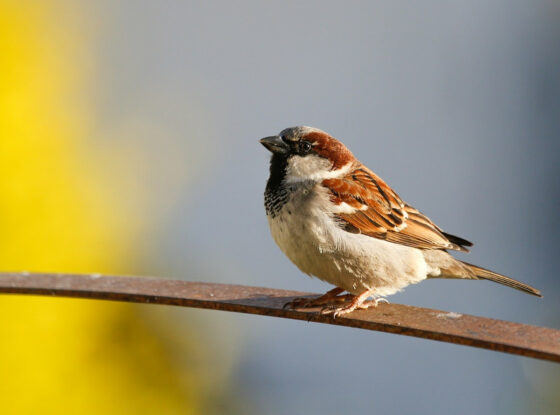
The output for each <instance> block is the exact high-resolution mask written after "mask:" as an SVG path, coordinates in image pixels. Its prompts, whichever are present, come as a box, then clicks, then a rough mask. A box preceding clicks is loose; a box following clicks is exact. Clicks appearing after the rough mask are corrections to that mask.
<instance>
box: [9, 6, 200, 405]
mask: <svg viewBox="0 0 560 415" xmlns="http://www.w3.org/2000/svg"><path fill="white" fill-rule="evenodd" d="M76 4H77V3H73V2H60V1H40V2H25V1H9V0H8V1H5V0H0V269H2V270H28V271H38V270H41V271H57V272H64V271H71V272H102V273H115V272H121V271H123V270H127V269H129V268H128V267H127V264H129V263H132V262H133V261H134V249H135V246H136V242H135V241H136V239H137V237H138V231H139V229H140V223H142V221H144V220H147V219H146V218H145V217H144V212H142V209H141V206H138V205H132V203H130V202H128V201H127V200H115V198H114V197H111V195H110V193H108V192H107V190H106V188H107V187H108V186H109V184H110V183H111V180H112V178H111V177H109V176H108V173H105V172H104V169H103V166H102V165H99V164H96V163H94V161H93V160H94V158H93V157H92V156H91V153H90V152H91V151H92V149H91V147H90V146H89V144H90V143H89V141H88V140H89V138H90V136H91V120H90V119H89V116H88V114H89V113H90V112H91V108H90V104H89V103H88V96H89V95H88V92H89V91H88V83H87V79H88V76H89V75H90V61H89V58H88V55H87V53H86V51H87V50H88V39H89V38H88V36H89V35H91V33H88V30H90V31H91V30H93V26H91V27H89V28H88V27H87V25H86V24H85V23H86V22H87V21H88V20H87V19H86V17H87V16H85V15H84V14H80V10H79V6H78V5H76ZM70 11H71V12H72V13H71V15H72V17H70V16H69V12H70ZM80 16H81V18H82V21H81V22H80V21H79V18H80ZM76 19H78V20H76ZM138 191H140V190H138ZM127 196H130V194H128V195H127ZM137 311H138V308H135V307H134V306H131V305H126V304H117V303H99V302H92V301H86V300H69V299H54V298H53V299H51V298H33V297H15V296H2V297H0V402H1V404H0V407H1V412H2V413H4V414H16V413H17V414H26V413H29V414H37V413H40V414H49V413H53V414H55V413H56V414H59V413H80V414H85V413H94V414H98V413H134V414H140V413H158V414H168V413H200V412H203V411H202V410H201V405H203V404H202V401H203V397H204V395H205V392H204V391H203V390H201V386H200V385H201V382H199V381H198V379H197V378H196V374H194V373H193V372H190V373H184V372H181V371H180V370H179V369H178V368H177V367H176V366H175V365H174V363H173V362H172V361H171V360H170V354H169V353H168V352H169V351H168V350H166V345H165V344H164V342H162V341H161V340H159V338H158V336H155V335H154V334H153V332H152V330H151V329H150V327H149V325H147V324H146V323H143V320H142V319H140V318H139V316H138V315H137ZM183 346H184V347H185V349H184V353H186V354H188V353H190V352H193V351H194V352H196V350H195V349H196V348H197V346H196V345H194V344H192V343H190V342H188V341H187V342H185V343H184V344H183Z"/></svg>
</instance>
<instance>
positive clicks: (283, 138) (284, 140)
mask: <svg viewBox="0 0 560 415" xmlns="http://www.w3.org/2000/svg"><path fill="white" fill-rule="evenodd" d="M280 139H281V140H282V141H283V142H285V143H288V139H287V138H286V136H285V135H281V136H280Z"/></svg>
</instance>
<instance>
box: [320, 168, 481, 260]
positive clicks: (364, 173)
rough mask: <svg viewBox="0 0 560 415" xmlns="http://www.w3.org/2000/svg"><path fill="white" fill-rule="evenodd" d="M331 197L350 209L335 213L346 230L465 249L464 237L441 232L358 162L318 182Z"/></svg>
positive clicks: (418, 245)
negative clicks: (341, 173) (343, 174)
mask: <svg viewBox="0 0 560 415" xmlns="http://www.w3.org/2000/svg"><path fill="white" fill-rule="evenodd" d="M322 184H323V185H324V186H325V187H327V188H328V189H329V190H330V192H331V200H332V201H333V202H334V203H335V204H337V205H342V204H343V203H345V204H346V205H348V206H349V207H351V208H353V209H354V211H353V212H351V213H349V212H347V211H341V212H340V213H337V217H338V218H339V220H341V221H343V222H345V223H346V224H348V225H350V226H348V229H349V231H351V232H353V233H356V232H359V233H362V234H364V235H368V236H371V237H374V238H379V239H384V240H387V241H390V242H395V243H399V244H402V245H407V246H411V247H415V248H421V249H454V250H458V251H468V250H467V249H466V248H464V247H463V246H462V245H466V246H471V245H472V244H471V243H470V242H468V241H466V240H465V239H462V238H459V237H456V236H453V235H449V234H445V233H444V232H443V231H442V230H441V229H440V228H438V227H437V226H436V225H435V224H434V223H433V222H432V221H431V220H430V219H428V218H427V217H426V216H424V215H423V214H422V213H420V212H419V211H418V210H416V209H414V208H413V207H412V206H410V205H407V204H405V203H404V202H403V201H402V199H401V198H400V197H399V196H398V195H397V194H396V193H395V192H394V191H393V190H392V189H391V188H390V187H389V186H388V185H387V184H386V183H385V182H384V181H383V180H381V178H379V177H378V176H377V175H376V174H375V173H373V172H372V171H371V170H369V169H367V168H366V167H364V166H363V165H358V166H357V167H356V168H355V169H353V171H352V172H351V173H350V174H348V175H347V176H346V177H343V178H337V179H327V180H324V181H323V182H322Z"/></svg>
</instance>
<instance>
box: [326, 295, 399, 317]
mask: <svg viewBox="0 0 560 415" xmlns="http://www.w3.org/2000/svg"><path fill="white" fill-rule="evenodd" d="M371 295H372V291H371V290H368V291H365V292H363V293H362V294H360V295H352V296H351V298H350V299H351V301H350V302H349V303H348V304H344V305H341V306H335V305H332V304H331V305H328V306H326V307H324V308H323V309H322V310H321V314H324V315H326V314H332V316H333V317H334V318H336V317H340V316H343V315H345V314H349V313H351V312H352V311H354V310H367V309H368V308H371V307H377V305H378V304H379V303H387V304H389V301H387V299H386V298H381V297H380V298H373V299H371V300H368V298H369V297H370V296H371Z"/></svg>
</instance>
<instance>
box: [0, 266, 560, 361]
mask: <svg viewBox="0 0 560 415" xmlns="http://www.w3.org/2000/svg"><path fill="white" fill-rule="evenodd" d="M0 293H11V294H32V295H49V296H60V297H77V298H90V299H99V300H112V301H128V302H134V303H150V304H166V305H176V306H183V307H196V308H208V309H213V310H224V311H235V312H239V313H249V314H260V315H266V316H273V317H283V318H290V319H294V320H305V321H312V322H318V323H325V324H335V325H339V326H349V327H356V328H361V329H366V330H377V331H383V332H387V333H395V334H403V335H406V336H414V337H421V338H425V339H432V340H439V341H443V342H449V343H455V344H462V345H466V346H472V347H479V348H483V349H490V350H495V351H500V352H505V353H512V354H517V355H522V356H528V357H534V358H537V359H543V360H549V361H553V362H560V330H555V329H551V328H545V327H535V326H530V325H526V324H519V323H512V322H508V321H501V320H493V319H489V318H483V317H475V316H470V315H465V314H457V313H450V312H445V311H438V310H431V309H427V308H419V307H411V306H405V305H399V304H380V305H379V306H378V307H377V308H375V309H369V310H362V311H355V312H353V313H352V314H350V315H347V316H343V317H338V318H336V319H335V318H333V317H332V316H326V315H320V314H319V313H317V310H305V311H299V310H284V309H283V308H282V307H283V305H284V304H285V303H286V302H288V301H292V300H293V299H294V298H295V297H301V296H307V295H312V294H309V293H301V292H296V291H285V290H275V289H271V288H260V287H246V286H242V285H228V284H209V283H202V282H188V281H178V280H169V279H163V278H147V277H113V276H100V275H96V274H94V275H68V274H29V273H0Z"/></svg>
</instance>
